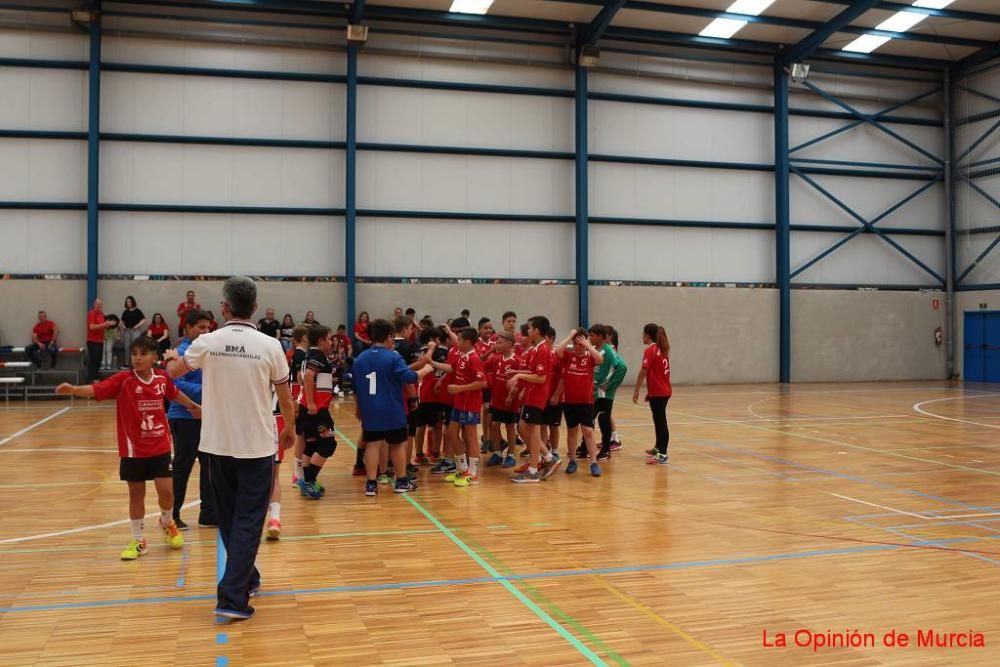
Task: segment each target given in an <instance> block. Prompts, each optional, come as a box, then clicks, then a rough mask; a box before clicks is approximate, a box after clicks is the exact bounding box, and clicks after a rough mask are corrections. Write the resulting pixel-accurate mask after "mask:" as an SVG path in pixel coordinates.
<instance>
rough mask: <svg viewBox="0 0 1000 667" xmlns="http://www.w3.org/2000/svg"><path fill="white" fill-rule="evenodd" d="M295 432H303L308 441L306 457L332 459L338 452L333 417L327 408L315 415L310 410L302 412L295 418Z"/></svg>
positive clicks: (321, 409)
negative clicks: (317, 455) (315, 456)
mask: <svg viewBox="0 0 1000 667" xmlns="http://www.w3.org/2000/svg"><path fill="white" fill-rule="evenodd" d="M295 430H296V431H297V432H298V431H300V430H301V433H302V437H304V438H305V440H306V448H305V455H306V456H312V455H313V454H319V455H320V456H322V457H324V458H330V457H331V456H333V453H334V452H335V451H336V450H337V439H336V436H335V435H334V431H333V417H332V416H331V415H330V411H329V410H328V409H326V408H320V410H319V412H317V413H316V414H314V415H311V414H309V411H308V410H300V411H299V416H298V417H296V418H295Z"/></svg>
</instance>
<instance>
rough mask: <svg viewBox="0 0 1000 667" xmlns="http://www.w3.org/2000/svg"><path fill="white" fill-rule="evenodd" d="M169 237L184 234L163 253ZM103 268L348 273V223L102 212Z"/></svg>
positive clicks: (323, 219)
mask: <svg viewBox="0 0 1000 667" xmlns="http://www.w3.org/2000/svg"><path fill="white" fill-rule="evenodd" d="M163 239H183V245H182V246H181V251H179V252H160V251H158V250H157V243H158V242H159V241H160V240H163ZM100 251H101V257H100V272H101V273H102V274H119V273H121V274H141V275H214V276H220V275H232V274H234V273H245V274H248V275H263V276H280V275H291V276H314V275H315V276H330V275H343V273H344V221H343V219H342V218H332V217H325V216H283V215H266V216H265V215H218V214H206V215H188V214H175V213H118V212H112V213H104V214H102V215H101V246H100Z"/></svg>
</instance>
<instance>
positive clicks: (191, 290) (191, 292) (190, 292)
mask: <svg viewBox="0 0 1000 667" xmlns="http://www.w3.org/2000/svg"><path fill="white" fill-rule="evenodd" d="M188 294H194V290H193V289H189V290H188V291H187V293H186V294H185V295H184V296H187V295H188Z"/></svg>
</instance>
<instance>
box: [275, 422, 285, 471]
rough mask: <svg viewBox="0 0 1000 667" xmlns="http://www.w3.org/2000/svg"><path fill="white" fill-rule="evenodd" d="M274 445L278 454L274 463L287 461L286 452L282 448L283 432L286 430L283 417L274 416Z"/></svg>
mask: <svg viewBox="0 0 1000 667" xmlns="http://www.w3.org/2000/svg"><path fill="white" fill-rule="evenodd" d="M274 427H275V428H274V444H275V445H276V446H277V448H278V452H277V453H276V454H275V455H274V462H275V463H281V462H282V461H284V460H285V450H284V449H283V448H282V446H281V432H282V431H284V430H285V418H284V417H282V416H281V415H274Z"/></svg>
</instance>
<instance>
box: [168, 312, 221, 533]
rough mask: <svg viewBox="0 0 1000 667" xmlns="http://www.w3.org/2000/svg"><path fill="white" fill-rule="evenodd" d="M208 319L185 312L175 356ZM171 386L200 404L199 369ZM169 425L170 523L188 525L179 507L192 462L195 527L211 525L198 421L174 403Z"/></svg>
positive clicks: (204, 328)
mask: <svg viewBox="0 0 1000 667" xmlns="http://www.w3.org/2000/svg"><path fill="white" fill-rule="evenodd" d="M210 324H211V319H210V318H209V316H208V313H206V312H205V311H203V310H200V309H195V310H191V311H189V312H188V314H187V315H186V316H185V318H184V337H183V338H181V340H180V342H179V343H178V344H177V354H179V355H180V356H184V352H185V351H187V349H188V347H190V345H191V343H192V342H194V340H195V339H196V338H198V336H200V335H201V334H203V333H208V331H209V326H210ZM174 384H176V385H177V388H178V389H180V390H181V391H182V392H183V393H184V394H185V395H186V396H188V397H189V398H190V399H191V400H192V401H194V402H195V403H198V404H199V405H200V404H201V369H199V370H196V371H190V372H189V373H187V374H186V375H183V376H181V377H179V378H177V379H176V380H174ZM167 419H168V421H169V423H170V433H171V435H173V440H174V460H173V470H174V521H175V522H176V523H177V527H178V528H180V529H181V530H187V529H188V525H187V524H186V523H184V522H183V521H182V520H181V508H182V507H183V506H184V496H185V494H186V493H187V486H188V479H189V478H190V477H191V470H192V469H193V468H194V461H195V459H196V458H197V459H198V461H199V464H198V468H199V478H200V487H201V511H200V512H199V513H198V525H199V526H203V527H209V526H215V525H216V523H217V522H216V518H215V509H214V508H213V507H212V487H211V482H210V481H209V477H208V462H207V461H206V460H205V457H204V455H202V454H200V453H199V452H198V445H199V444H200V443H201V421H200V420H198V419H196V418H195V417H194V416H192V415H191V413H190V412H188V411H187V410H186V409H185V408H184V406H183V405H181V404H180V403H177V402H176V401H174V402H171V403H170V409H169V410H167Z"/></svg>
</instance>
